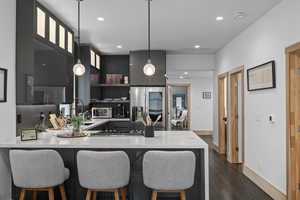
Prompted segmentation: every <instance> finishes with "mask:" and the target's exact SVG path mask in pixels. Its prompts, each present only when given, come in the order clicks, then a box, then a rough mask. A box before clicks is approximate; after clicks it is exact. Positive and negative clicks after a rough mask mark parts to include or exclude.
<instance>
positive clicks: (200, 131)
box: [194, 130, 213, 135]
mask: <svg viewBox="0 0 300 200" xmlns="http://www.w3.org/2000/svg"><path fill="white" fill-rule="evenodd" d="M194 132H195V133H196V134H197V135H212V133H213V132H212V131H210V130H194Z"/></svg>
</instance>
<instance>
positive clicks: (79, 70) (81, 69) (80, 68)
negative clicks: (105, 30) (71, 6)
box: [73, 0, 85, 76]
mask: <svg viewBox="0 0 300 200" xmlns="http://www.w3.org/2000/svg"><path fill="white" fill-rule="evenodd" d="M76 1H77V2H78V53H77V54H78V55H77V56H78V60H77V63H76V64H75V65H74V66H73V73H74V74H75V75H76V76H82V75H83V74H84V73H85V66H84V65H83V64H82V63H81V61H80V2H81V1H83V0H76Z"/></svg>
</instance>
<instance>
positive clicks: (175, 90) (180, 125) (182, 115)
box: [168, 84, 191, 130]
mask: <svg viewBox="0 0 300 200" xmlns="http://www.w3.org/2000/svg"><path fill="white" fill-rule="evenodd" d="M190 89H191V84H169V85H168V130H189V129H190V122H191V120H190V119H191V118H190V116H191V109H190V107H191V102H190V101H191V96H190V94H191V91H190Z"/></svg>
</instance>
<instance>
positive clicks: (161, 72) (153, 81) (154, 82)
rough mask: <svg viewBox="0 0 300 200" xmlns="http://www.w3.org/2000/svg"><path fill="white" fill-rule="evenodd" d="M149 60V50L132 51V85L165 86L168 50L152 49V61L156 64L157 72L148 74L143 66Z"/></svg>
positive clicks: (130, 68) (130, 69)
mask: <svg viewBox="0 0 300 200" xmlns="http://www.w3.org/2000/svg"><path fill="white" fill-rule="evenodd" d="M147 60H148V53H147V51H132V52H130V67H129V71H130V85H133V86H165V85H166V78H165V74H166V52H165V51H158V50H157V51H151V61H152V64H153V65H154V66H155V74H154V75H153V76H146V75H145V74H144V71H143V68H144V65H145V64H146V62H147Z"/></svg>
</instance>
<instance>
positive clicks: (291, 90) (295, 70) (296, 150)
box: [287, 45, 300, 200]
mask: <svg viewBox="0 0 300 200" xmlns="http://www.w3.org/2000/svg"><path fill="white" fill-rule="evenodd" d="M287 66H288V71H287V73H288V77H289V78H288V86H289V87H288V138H287V142H288V199H289V200H299V199H300V190H299V189H300V45H299V49H298V50H295V51H293V52H288V54H287Z"/></svg>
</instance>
